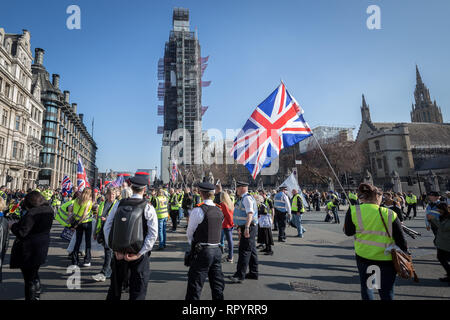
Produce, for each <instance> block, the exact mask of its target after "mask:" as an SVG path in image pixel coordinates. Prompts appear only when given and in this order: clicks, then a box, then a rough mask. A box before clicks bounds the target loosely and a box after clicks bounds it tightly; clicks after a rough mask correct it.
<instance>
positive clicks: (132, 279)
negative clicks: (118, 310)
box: [106, 254, 150, 300]
mask: <svg viewBox="0 0 450 320" xmlns="http://www.w3.org/2000/svg"><path fill="white" fill-rule="evenodd" d="M111 267H112V274H111V285H110V287H109V290H108V296H107V297H106V300H120V297H121V295H122V286H123V283H124V281H126V279H127V277H129V294H130V300H145V295H146V294H147V284H148V280H149V278H150V263H149V257H148V255H147V254H145V255H143V256H142V257H140V258H139V259H138V260H135V261H131V262H128V261H125V260H117V259H116V257H115V256H114V257H113V259H112V261H111Z"/></svg>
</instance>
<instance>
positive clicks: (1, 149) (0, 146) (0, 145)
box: [0, 137, 5, 157]
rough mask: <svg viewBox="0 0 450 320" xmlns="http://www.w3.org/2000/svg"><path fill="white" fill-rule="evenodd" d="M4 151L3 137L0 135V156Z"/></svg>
mask: <svg viewBox="0 0 450 320" xmlns="http://www.w3.org/2000/svg"><path fill="white" fill-rule="evenodd" d="M4 151H5V138H3V137H0V157H3V152H4Z"/></svg>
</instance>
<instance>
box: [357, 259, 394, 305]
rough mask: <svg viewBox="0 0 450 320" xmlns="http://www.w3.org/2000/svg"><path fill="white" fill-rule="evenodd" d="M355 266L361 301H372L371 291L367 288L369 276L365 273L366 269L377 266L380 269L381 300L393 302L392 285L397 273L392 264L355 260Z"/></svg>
mask: <svg viewBox="0 0 450 320" xmlns="http://www.w3.org/2000/svg"><path fill="white" fill-rule="evenodd" d="M356 265H357V266H358V271H359V279H360V281H361V298H362V300H374V296H373V289H369V288H368V287H367V279H368V278H369V277H370V276H371V274H368V273H367V268H368V267H369V266H372V265H378V267H379V268H380V283H379V285H380V289H378V293H379V294H380V298H381V300H394V284H395V277H396V275H397V272H396V271H395V268H394V264H393V263H380V264H376V262H373V263H370V261H364V260H362V259H359V258H358V257H357V258H356Z"/></svg>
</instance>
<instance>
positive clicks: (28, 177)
mask: <svg viewBox="0 0 450 320" xmlns="http://www.w3.org/2000/svg"><path fill="white" fill-rule="evenodd" d="M32 60H33V56H32V54H31V44H30V33H29V32H28V31H27V30H23V33H22V34H7V33H5V31H4V29H3V28H0V185H6V186H7V187H8V188H11V189H24V190H25V191H26V190H27V189H28V188H34V187H35V186H36V184H37V178H38V172H39V153H40V151H41V149H42V144H41V139H40V138H41V133H42V120H43V114H44V106H43V105H42V103H41V101H40V95H41V88H40V86H39V85H35V84H34V83H33V81H32V71H31V62H32Z"/></svg>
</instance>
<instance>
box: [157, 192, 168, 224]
mask: <svg viewBox="0 0 450 320" xmlns="http://www.w3.org/2000/svg"><path fill="white" fill-rule="evenodd" d="M155 211H156V216H157V217H158V219H164V218H167V217H168V216H169V214H168V211H167V198H166V197H164V196H159V197H156V208H155Z"/></svg>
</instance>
